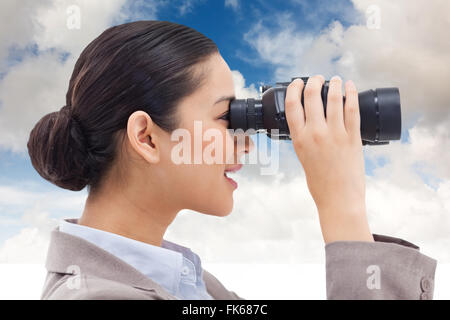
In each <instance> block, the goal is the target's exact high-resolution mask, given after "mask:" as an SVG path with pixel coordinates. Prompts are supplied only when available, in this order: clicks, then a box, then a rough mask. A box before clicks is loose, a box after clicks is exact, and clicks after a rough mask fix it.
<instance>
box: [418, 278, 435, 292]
mask: <svg viewBox="0 0 450 320" xmlns="http://www.w3.org/2000/svg"><path fill="white" fill-rule="evenodd" d="M420 287H421V288H422V290H423V291H425V292H428V291H431V288H432V287H433V280H432V279H430V278H429V277H423V278H422V279H421V280H420Z"/></svg>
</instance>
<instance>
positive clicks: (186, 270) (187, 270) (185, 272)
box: [181, 266, 189, 276]
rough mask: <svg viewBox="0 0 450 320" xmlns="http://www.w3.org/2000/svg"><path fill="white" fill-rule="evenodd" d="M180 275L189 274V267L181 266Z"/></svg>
mask: <svg viewBox="0 0 450 320" xmlns="http://www.w3.org/2000/svg"><path fill="white" fill-rule="evenodd" d="M181 274H182V275H184V276H185V275H188V274H189V268H188V267H187V266H183V269H181Z"/></svg>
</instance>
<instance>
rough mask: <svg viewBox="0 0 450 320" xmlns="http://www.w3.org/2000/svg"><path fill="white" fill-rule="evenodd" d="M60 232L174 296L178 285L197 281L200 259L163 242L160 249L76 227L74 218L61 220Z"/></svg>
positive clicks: (76, 221)
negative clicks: (104, 253) (120, 262)
mask: <svg viewBox="0 0 450 320" xmlns="http://www.w3.org/2000/svg"><path fill="white" fill-rule="evenodd" d="M59 229H60V231H62V232H65V233H69V234H71V235H73V236H77V237H80V238H83V239H85V240H87V241H89V242H91V243H93V244H95V245H97V246H98V247H100V248H102V249H103V250H105V251H108V252H110V253H111V254H113V255H115V256H116V257H118V258H120V259H122V260H123V261H125V262H126V263H128V264H129V265H131V266H133V267H134V268H135V269H137V270H138V271H140V272H141V273H143V274H144V275H146V276H148V277H149V278H151V279H152V280H154V281H155V282H157V283H159V284H160V285H161V286H162V287H164V288H165V289H166V290H167V291H169V292H170V293H171V294H173V295H176V294H177V292H178V289H179V285H180V282H181V281H183V282H185V283H191V284H194V285H195V284H197V283H198V282H199V279H201V272H202V268H201V261H200V257H199V256H198V255H197V254H195V253H194V252H192V251H191V250H190V249H189V248H187V247H183V246H181V245H178V244H176V243H174V242H171V241H167V240H165V239H163V241H162V244H161V247H159V246H155V245H151V244H148V243H145V242H142V241H137V240H134V239H131V238H127V237H124V236H121V235H118V234H115V233H112V232H107V231H103V230H100V229H95V228H91V227H88V226H84V225H79V224H78V219H62V220H61V221H60V224H59Z"/></svg>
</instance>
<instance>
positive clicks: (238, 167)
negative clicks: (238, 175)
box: [223, 164, 242, 189]
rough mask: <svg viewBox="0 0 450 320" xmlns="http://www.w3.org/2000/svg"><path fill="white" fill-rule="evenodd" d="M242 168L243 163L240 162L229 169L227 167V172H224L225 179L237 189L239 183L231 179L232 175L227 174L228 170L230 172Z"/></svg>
mask: <svg viewBox="0 0 450 320" xmlns="http://www.w3.org/2000/svg"><path fill="white" fill-rule="evenodd" d="M241 168H242V164H238V165H235V166H232V167H229V168H227V169H225V172H224V173H223V175H224V177H225V179H226V180H227V181H228V182H229V183H230V184H231V185H232V186H233V187H234V188H235V189H236V188H237V187H238V184H237V182H236V181H234V180H233V179H231V178H230V177H228V176H227V172H228V173H234V172H236V171H239V170H240V169H241Z"/></svg>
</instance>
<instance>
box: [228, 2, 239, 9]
mask: <svg viewBox="0 0 450 320" xmlns="http://www.w3.org/2000/svg"><path fill="white" fill-rule="evenodd" d="M225 7H228V8H232V9H233V10H235V11H236V10H237V9H239V0H225Z"/></svg>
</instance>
